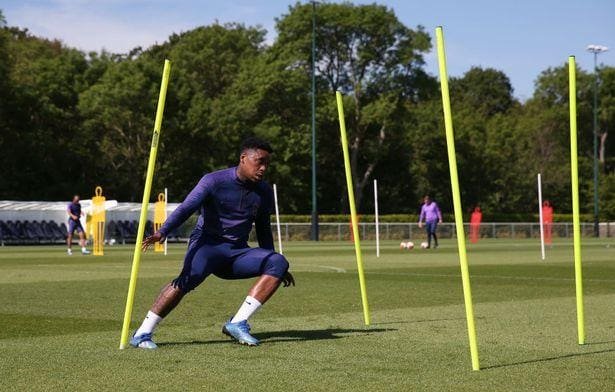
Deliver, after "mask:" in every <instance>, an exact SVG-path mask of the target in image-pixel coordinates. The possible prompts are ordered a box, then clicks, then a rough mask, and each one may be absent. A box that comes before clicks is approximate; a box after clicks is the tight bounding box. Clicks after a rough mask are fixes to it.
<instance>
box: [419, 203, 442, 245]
mask: <svg viewBox="0 0 615 392" xmlns="http://www.w3.org/2000/svg"><path fill="white" fill-rule="evenodd" d="M423 222H425V230H426V231H427V249H429V248H431V237H433V239H434V248H437V247H438V236H437V235H436V229H437V228H438V223H442V212H440V207H438V203H436V202H435V201H433V200H431V197H429V195H425V197H424V198H423V205H422V206H421V215H420V216H419V227H420V228H422V227H423Z"/></svg>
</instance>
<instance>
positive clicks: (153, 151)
mask: <svg viewBox="0 0 615 392" xmlns="http://www.w3.org/2000/svg"><path fill="white" fill-rule="evenodd" d="M170 73H171V62H170V61H169V60H165V61H164V70H163V71H162V83H161V84H160V95H159V96H158V107H157V109H156V121H155V122H154V134H153V136H152V146H151V148H150V151H149V161H148V163H147V174H146V176H145V188H144V189H143V201H142V203H141V216H140V218H139V229H138V230H137V238H136V241H135V253H134V255H133V258H132V270H131V272H130V283H129V285H128V296H127V297H126V310H125V312H124V323H123V325H122V336H121V339H120V350H122V349H124V348H126V345H127V344H128V332H129V329H130V320H131V318H132V306H133V304H134V299H135V291H136V288H137V275H138V274H139V264H140V263H141V244H142V242H143V235H144V234H145V223H146V222H147V210H148V208H149V197H150V192H151V190H152V180H153V178H154V168H155V166H156V155H157V153H158V141H159V139H160V130H161V126H162V115H163V113H164V103H165V100H166V97H167V86H168V85H169V74H170Z"/></svg>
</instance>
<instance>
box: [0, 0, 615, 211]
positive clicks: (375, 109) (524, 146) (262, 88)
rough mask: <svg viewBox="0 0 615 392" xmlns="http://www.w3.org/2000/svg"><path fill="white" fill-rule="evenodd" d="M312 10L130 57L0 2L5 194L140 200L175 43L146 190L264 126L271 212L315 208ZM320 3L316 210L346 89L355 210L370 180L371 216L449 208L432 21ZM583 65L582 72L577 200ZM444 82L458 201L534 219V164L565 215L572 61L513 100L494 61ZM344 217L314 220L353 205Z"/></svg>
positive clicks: (604, 143) (585, 84) (332, 193)
mask: <svg viewBox="0 0 615 392" xmlns="http://www.w3.org/2000/svg"><path fill="white" fill-rule="evenodd" d="M312 10H313V9H312V5H311V4H302V3H296V4H294V5H292V6H290V7H289V8H288V11H287V13H286V14H284V15H282V16H280V18H279V19H277V20H276V29H277V33H278V34H277V37H276V39H275V40H274V42H272V43H271V44H270V45H269V44H267V43H266V41H265V33H266V32H265V31H264V30H263V29H262V28H260V27H249V26H244V25H242V24H239V23H230V24H217V23H216V24H212V25H209V26H201V27H197V28H195V29H193V30H190V31H187V32H184V33H181V34H174V35H172V36H171V37H169V39H168V40H167V41H166V42H163V43H162V44H160V45H155V46H153V47H151V48H147V49H142V48H135V49H133V50H132V51H130V53H128V54H125V55H118V54H113V53H107V52H101V53H87V54H86V53H82V52H80V51H77V50H75V49H72V48H69V47H66V46H65V45H63V44H62V43H61V42H59V41H50V40H45V39H41V38H37V37H34V36H32V35H31V34H30V33H29V32H28V31H27V30H22V29H19V28H15V27H11V26H10V25H7V24H6V21H5V20H4V17H3V15H2V13H1V12H0V91H1V94H2V99H0V146H1V147H2V152H3V153H2V154H0V165H2V167H3V169H4V170H3V175H2V176H0V199H56V200H57V199H66V198H67V197H69V195H71V194H72V193H75V192H79V193H82V194H84V195H89V194H91V192H92V191H93V189H94V186H96V185H101V186H103V188H104V189H105V194H106V195H107V196H108V197H109V198H114V199H119V200H126V201H137V200H140V198H141V194H142V187H143V182H144V173H145V168H146V163H147V156H148V153H149V146H150V143H151V140H150V139H151V133H152V125H153V120H154V112H155V106H156V101H157V98H158V91H159V84H160V74H161V70H162V64H163V60H164V59H165V58H169V59H170V60H172V61H173V68H172V72H171V80H170V87H169V91H168V96H167V106H166V110H165V117H164V121H163V132H162V138H161V143H160V148H159V153H158V163H157V172H156V175H155V179H154V189H153V194H154V195H155V194H156V193H157V192H158V191H159V190H161V189H162V188H163V187H168V188H169V190H170V198H171V200H174V201H175V200H180V199H182V198H183V197H184V196H185V195H186V194H187V193H188V192H189V191H190V189H191V188H192V187H193V185H194V184H195V183H196V182H197V181H198V179H199V177H200V176H201V175H202V174H203V173H205V172H210V171H212V170H216V169H220V168H224V167H228V166H231V165H234V164H235V163H236V161H237V146H238V145H239V143H240V141H241V139H242V138H244V137H246V136H248V135H259V136H262V137H265V138H267V139H269V140H270V141H271V143H272V144H273V146H274V149H275V155H274V163H273V165H272V166H271V170H270V174H269V176H270V177H269V180H270V182H271V183H276V184H277V185H278V189H279V194H280V208H281V211H282V212H283V213H285V214H305V213H308V212H309V211H310V209H311V203H310V188H311V167H310V164H311V123H310V115H311V112H310V104H311V91H310V76H311V75H310V72H311V40H312ZM315 12H316V14H315V16H316V42H317V45H316V65H317V69H316V86H317V92H316V120H317V124H316V125H317V145H318V147H317V151H318V155H317V171H318V187H317V191H318V203H319V211H320V212H321V213H323V214H339V213H345V212H347V210H348V207H347V206H348V202H347V199H346V184H345V179H344V172H343V163H342V157H341V151H340V150H341V149H340V145H339V127H338V120H337V109H336V106H335V98H334V91H335V90H340V91H342V92H343V93H344V94H345V98H344V103H345V109H346V120H347V125H348V131H349V140H350V147H351V166H352V173H353V178H354V183H355V187H356V189H355V194H356V197H357V202H358V204H359V210H360V212H361V213H363V216H365V217H367V216H368V215H365V213H371V212H372V211H373V193H372V192H373V191H372V186H371V183H372V180H373V179H378V184H379V190H380V192H379V196H380V210H381V213H382V214H383V215H387V214H391V215H390V216H389V217H384V218H383V219H389V218H390V219H392V221H397V219H399V220H400V221H407V220H408V219H410V218H411V220H414V214H416V212H417V209H418V207H419V205H420V200H421V198H422V196H423V195H425V194H431V195H432V196H433V197H434V198H435V199H436V200H437V201H438V202H439V204H440V206H441V207H442V209H443V212H444V213H445V214H450V213H452V201H451V195H450V183H449V168H448V159H447V154H446V143H445V138H444V131H443V121H442V109H441V102H440V95H439V91H438V88H437V81H436V78H435V77H434V76H433V75H429V74H427V73H426V72H425V69H424V57H423V56H424V55H425V53H427V51H428V50H430V48H431V38H430V36H429V34H427V32H425V30H424V29H423V28H422V27H421V26H420V25H418V26H417V27H415V28H409V27H408V26H406V25H404V24H403V23H402V22H401V21H400V20H399V19H398V18H397V16H396V15H395V13H394V11H393V10H392V9H390V8H387V7H386V6H382V5H378V4H368V5H355V4H351V3H322V4H318V5H317V6H316V8H315ZM597 72H598V76H599V85H598V88H599V112H598V120H599V124H598V125H599V134H600V137H601V142H600V143H601V144H600V152H601V153H600V161H601V164H600V165H601V174H600V175H601V180H600V189H599V190H600V200H601V205H600V209H601V217H602V218H615V207H613V205H615V202H613V197H612V194H613V183H614V182H615V180H613V178H614V170H615V158H614V154H615V141H614V140H615V138H614V137H613V136H612V135H611V136H610V137H608V136H609V131H610V130H611V129H612V128H613V127H614V126H615V109H613V108H615V68H614V67H606V66H603V67H599V68H598V70H597ZM594 76H595V75H594V74H592V73H588V72H585V71H583V70H578V80H577V85H578V124H579V173H580V189H581V203H582V204H581V208H582V211H583V212H587V213H591V211H592V201H593V181H592V178H593V176H592V154H593V140H592V120H593V117H592V102H593V88H594ZM450 86H451V98H452V107H453V113H454V126H455V135H456V140H455V144H456V150H457V158H458V169H459V175H460V180H461V184H460V185H461V192H462V201H463V203H464V210H466V211H469V210H470V209H471V208H472V207H473V206H475V205H477V204H480V205H481V207H482V209H483V211H484V214H485V220H513V221H514V220H518V219H521V218H523V219H526V220H532V219H534V214H535V211H536V210H537V200H536V199H537V198H536V191H535V188H536V173H538V172H540V173H542V174H543V190H544V194H545V197H546V198H548V199H550V200H551V201H552V202H553V204H554V205H555V209H556V212H558V213H569V212H570V205H571V200H570V166H569V160H570V156H569V126H568V73H567V65H565V64H563V65H561V66H558V67H554V68H549V69H547V70H545V71H543V72H542V73H541V74H540V75H539V76H538V78H537V80H536V87H535V92H534V95H533V96H532V98H530V99H529V100H527V101H526V102H519V101H518V100H516V99H515V98H514V96H513V90H512V86H511V83H510V80H509V78H508V77H507V75H505V74H504V73H503V72H501V71H499V70H497V69H491V68H487V69H483V68H480V67H472V68H470V69H469V70H468V71H467V72H466V73H465V74H463V75H462V76H460V77H455V78H452V79H451V82H450ZM24 157H25V158H24ZM393 214H400V215H399V216H398V217H399V218H398V217H394V216H395V215H393ZM515 214H516V215H515ZM337 216H338V215H335V216H334V217H329V216H327V215H324V216H322V217H321V219H322V220H323V221H327V220H329V219H331V220H332V221H336V220H337V219H342V220H343V221H345V220H347V219H346V218H345V217H344V218H338V217H337ZM516 217H517V218H518V219H517V218H516ZM301 219H304V218H301ZM447 219H448V218H447ZM584 219H585V218H584ZM588 219H589V218H588Z"/></svg>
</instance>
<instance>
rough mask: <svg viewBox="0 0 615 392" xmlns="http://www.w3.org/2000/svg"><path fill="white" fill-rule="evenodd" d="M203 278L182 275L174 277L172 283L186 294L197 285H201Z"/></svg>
mask: <svg viewBox="0 0 615 392" xmlns="http://www.w3.org/2000/svg"><path fill="white" fill-rule="evenodd" d="M203 280H204V279H200V277H195V276H189V275H180V276H178V277H177V278H175V279H173V281H172V282H171V285H172V286H173V287H174V288H175V289H177V290H179V291H181V292H182V293H183V294H184V295H185V294H188V293H189V292H191V291H192V290H194V289H195V288H197V286H198V285H200V284H201V283H202V282H203Z"/></svg>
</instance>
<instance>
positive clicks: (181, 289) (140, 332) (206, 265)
mask: <svg viewBox="0 0 615 392" xmlns="http://www.w3.org/2000/svg"><path fill="white" fill-rule="evenodd" d="M226 256H227V254H226V252H224V251H221V250H220V249H218V247H216V246H212V245H207V244H203V243H199V242H198V241H194V242H192V243H191V244H190V245H189V246H188V252H186V257H185V258H184V266H183V268H182V271H181V273H180V274H179V276H178V277H177V278H175V279H174V280H173V281H172V282H171V283H169V284H167V285H166V286H164V287H163V288H162V290H161V291H160V294H159V295H158V297H157V298H156V300H155V301H154V303H153V305H152V307H151V308H150V310H149V311H148V312H147V315H146V316H145V319H144V320H143V323H141V326H140V327H139V328H138V329H137V331H136V332H135V333H134V335H133V338H132V339H131V341H130V344H131V345H132V346H134V347H140V348H156V344H154V342H153V341H152V335H153V333H154V330H155V329H156V327H157V326H158V324H159V323H160V322H161V321H162V319H163V318H165V317H166V316H167V315H168V314H169V313H170V312H171V311H172V310H173V309H174V308H175V307H176V306H177V305H178V304H179V303H180V302H181V300H182V298H183V297H184V296H185V295H186V294H187V293H189V292H190V291H192V290H194V289H195V288H196V287H197V286H198V285H200V284H201V283H202V282H203V281H204V280H205V278H206V277H207V276H208V275H210V274H211V273H212V272H213V271H214V270H215V269H217V268H219V264H220V263H221V262H222V261H224V260H225V258H226Z"/></svg>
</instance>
